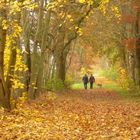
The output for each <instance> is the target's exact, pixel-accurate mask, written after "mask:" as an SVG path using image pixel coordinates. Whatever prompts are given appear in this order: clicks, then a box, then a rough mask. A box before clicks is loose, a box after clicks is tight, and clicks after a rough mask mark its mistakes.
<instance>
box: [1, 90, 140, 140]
mask: <svg viewBox="0 0 140 140" xmlns="http://www.w3.org/2000/svg"><path fill="white" fill-rule="evenodd" d="M48 95H49V96H48ZM48 95H46V94H44V96H41V97H40V98H38V99H36V101H33V102H32V103H30V104H28V103H27V104H25V106H21V108H19V110H16V111H13V112H12V114H11V113H10V114H6V116H4V117H2V116H1V118H0V124H1V125H0V140H12V139H13V140H27V139H32V140H140V103H139V102H133V101H128V100H124V99H122V98H121V97H120V96H119V95H118V94H117V93H114V92H112V91H110V90H107V89H103V88H99V89H93V90H69V91H65V92H64V93H62V92H61V93H57V94H55V93H51V92H50V93H48ZM48 97H49V98H48ZM55 97H56V98H55ZM1 115H2V112H1Z"/></svg>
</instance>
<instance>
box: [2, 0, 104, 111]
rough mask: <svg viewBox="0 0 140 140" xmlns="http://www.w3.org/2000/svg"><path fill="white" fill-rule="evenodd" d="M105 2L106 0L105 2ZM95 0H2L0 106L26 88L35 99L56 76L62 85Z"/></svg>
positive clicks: (7, 103)
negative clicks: (73, 45) (82, 28)
mask: <svg viewBox="0 0 140 140" xmlns="http://www.w3.org/2000/svg"><path fill="white" fill-rule="evenodd" d="M103 2H104V0H103ZM103 4H104V3H102V1H101V0H96V1H94V2H93V1H91V0H88V1H81V0H80V1H79V0H76V1H73V0H10V1H9V0H1V1H0V104H1V105H2V106H3V107H5V108H8V109H10V107H11V103H10V100H11V98H12V97H13V96H15V95H18V96H21V94H19V93H23V92H26V93H27V96H28V97H29V98H30V99H34V98H35V97H36V94H37V93H38V92H40V91H41V90H42V89H44V88H45V87H46V83H47V81H48V80H49V79H52V78H54V77H56V78H57V79H59V80H60V81H61V82H62V84H64V81H65V75H66V58H67V55H68V53H69V50H70V49H71V44H72V42H73V41H74V40H75V39H76V38H77V37H78V36H80V35H81V27H82V26H83V24H84V23H85V22H86V18H87V17H88V16H89V14H90V12H91V11H92V10H93V9H94V8H97V7H98V6H99V5H102V6H103Z"/></svg>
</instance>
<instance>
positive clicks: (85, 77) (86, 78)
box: [82, 74, 88, 89]
mask: <svg viewBox="0 0 140 140" xmlns="http://www.w3.org/2000/svg"><path fill="white" fill-rule="evenodd" d="M82 81H83V83H84V88H85V89H87V84H88V76H87V75H86V74H85V75H84V76H83V78H82Z"/></svg>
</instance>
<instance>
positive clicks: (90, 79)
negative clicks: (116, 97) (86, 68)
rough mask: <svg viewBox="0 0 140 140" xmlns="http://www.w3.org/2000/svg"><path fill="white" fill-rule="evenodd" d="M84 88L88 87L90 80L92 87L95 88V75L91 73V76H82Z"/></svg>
mask: <svg viewBox="0 0 140 140" xmlns="http://www.w3.org/2000/svg"><path fill="white" fill-rule="evenodd" d="M82 81H83V84H84V88H85V89H87V84H88V82H89V83H90V89H92V88H93V83H94V82H95V78H94V76H93V75H92V74H91V76H90V77H89V78H88V76H87V74H85V75H84V76H83V78H82Z"/></svg>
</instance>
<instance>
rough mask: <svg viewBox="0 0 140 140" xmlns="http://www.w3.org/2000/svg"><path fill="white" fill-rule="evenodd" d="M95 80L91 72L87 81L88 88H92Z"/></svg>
mask: <svg viewBox="0 0 140 140" xmlns="http://www.w3.org/2000/svg"><path fill="white" fill-rule="evenodd" d="M94 82H95V78H94V76H93V75H92V74H91V76H90V78H89V83H90V89H92V88H93V83H94Z"/></svg>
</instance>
